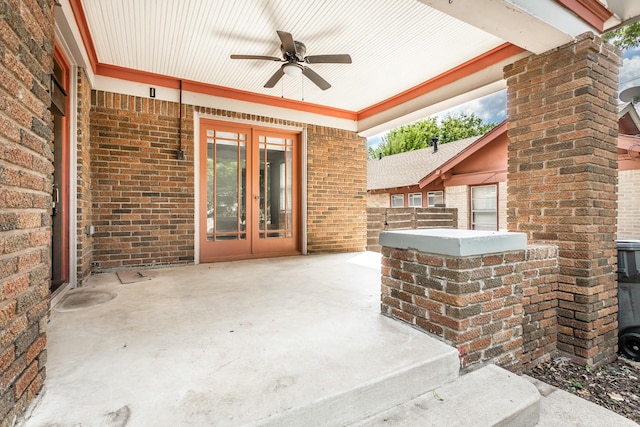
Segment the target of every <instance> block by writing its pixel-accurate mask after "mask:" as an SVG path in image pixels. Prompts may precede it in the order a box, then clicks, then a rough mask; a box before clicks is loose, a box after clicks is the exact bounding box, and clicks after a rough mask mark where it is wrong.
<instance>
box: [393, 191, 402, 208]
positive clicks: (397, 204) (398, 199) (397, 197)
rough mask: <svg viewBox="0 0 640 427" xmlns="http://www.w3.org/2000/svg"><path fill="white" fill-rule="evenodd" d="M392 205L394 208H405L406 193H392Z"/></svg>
mask: <svg viewBox="0 0 640 427" xmlns="http://www.w3.org/2000/svg"><path fill="white" fill-rule="evenodd" d="M391 207H392V208H404V194H392V195H391Z"/></svg>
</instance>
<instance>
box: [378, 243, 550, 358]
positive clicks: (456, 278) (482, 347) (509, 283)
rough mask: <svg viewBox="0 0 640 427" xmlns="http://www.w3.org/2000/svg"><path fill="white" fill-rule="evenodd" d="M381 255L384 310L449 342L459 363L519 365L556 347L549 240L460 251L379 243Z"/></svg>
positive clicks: (541, 356)
mask: <svg viewBox="0 0 640 427" xmlns="http://www.w3.org/2000/svg"><path fill="white" fill-rule="evenodd" d="M382 256H383V258H382V288H381V289H382V292H381V298H382V302H381V311H382V313H383V314H385V315H388V316H390V317H393V318H396V319H399V320H401V321H404V322H407V323H410V324H412V325H414V326H415V327H417V328H418V329H422V330H424V331H425V332H429V333H431V334H434V335H436V336H438V337H439V338H441V339H443V340H444V341H446V342H448V343H450V344H451V345H453V346H455V347H456V348H457V349H458V352H459V353H460V365H461V367H462V368H468V367H470V366H472V365H476V364H478V363H487V362H491V363H496V364H498V365H501V366H503V367H505V368H508V369H511V370H514V371H520V370H522V369H523V368H528V367H531V366H533V365H535V364H536V363H539V362H541V361H543V360H546V359H549V358H550V357H551V356H552V355H553V354H555V343H556V323H555V314H556V312H555V308H556V305H557V301H556V300H555V298H556V287H557V263H558V258H557V249H556V247H555V246H552V245H534V246H529V247H528V248H527V249H526V250H524V251H511V252H505V253H493V254H486V255H477V256H465V257H455V256H446V255H438V254H433V253H425V252H420V251H416V250H406V249H394V248H389V247H383V248H382Z"/></svg>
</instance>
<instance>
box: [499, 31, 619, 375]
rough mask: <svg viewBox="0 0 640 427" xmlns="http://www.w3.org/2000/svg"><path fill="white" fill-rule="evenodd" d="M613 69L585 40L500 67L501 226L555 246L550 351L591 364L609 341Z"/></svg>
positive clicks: (594, 42) (610, 57)
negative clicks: (504, 177)
mask: <svg viewBox="0 0 640 427" xmlns="http://www.w3.org/2000/svg"><path fill="white" fill-rule="evenodd" d="M619 66H620V52H619V51H618V50H617V49H615V48H614V47H613V46H611V45H609V44H607V43H604V42H603V41H602V40H601V39H600V38H598V37H596V36H593V35H592V34H586V35H583V36H581V37H579V38H578V39H577V40H576V42H575V43H570V44H568V45H566V46H563V47H561V48H558V49H556V50H553V51H550V52H547V53H545V54H542V55H537V56H531V57H528V58H525V59H522V60H519V61H517V62H516V63H514V64H512V65H510V66H507V67H506V68H505V78H506V79H507V86H508V92H507V93H508V96H507V100H508V115H509V129H508V137H509V148H508V150H509V153H508V157H509V167H508V169H509V172H508V174H509V175H508V201H507V203H508V217H509V218H508V228H509V230H510V231H521V232H525V233H527V235H528V238H529V241H530V242H536V241H545V242H553V243H555V244H557V245H558V248H559V257H560V261H559V264H560V267H559V268H560V270H559V284H558V299H559V303H558V316H559V317H558V349H559V350H560V351H562V352H564V353H566V354H568V355H570V356H572V357H573V358H574V359H576V360H577V361H580V362H583V363H588V364H591V365H593V364H597V363H601V362H603V361H606V360H608V359H611V358H613V357H615V348H616V343H617V331H616V327H617V315H616V313H617V301H616V292H617V284H616V276H615V268H616V267H615V266H616V243H615V238H616V216H617V203H616V200H617V187H616V184H617V148H616V137H617V128H618V125H617V101H616V94H617V93H616V91H617V83H618V74H617V73H618V67H619Z"/></svg>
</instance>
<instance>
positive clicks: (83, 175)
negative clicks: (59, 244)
mask: <svg viewBox="0 0 640 427" xmlns="http://www.w3.org/2000/svg"><path fill="white" fill-rule="evenodd" d="M77 78H78V87H77V89H78V94H77V97H78V100H77V102H78V110H77V121H78V126H77V129H76V137H77V153H76V154H77V161H78V164H77V169H76V176H77V189H76V191H77V197H76V200H77V208H76V212H77V215H78V216H77V221H78V222H77V228H76V235H77V239H78V240H77V247H76V256H77V262H78V265H77V271H76V276H77V284H78V286H81V285H82V284H83V283H84V282H85V281H86V279H87V278H88V277H89V275H90V274H91V262H92V261H93V237H92V236H87V235H86V233H85V227H86V226H88V225H91V224H93V222H92V221H93V217H92V192H91V190H92V187H91V135H90V134H91V130H90V126H89V120H90V119H89V113H90V111H91V86H90V85H89V80H88V79H87V75H86V71H85V70H83V69H79V70H78V76H77Z"/></svg>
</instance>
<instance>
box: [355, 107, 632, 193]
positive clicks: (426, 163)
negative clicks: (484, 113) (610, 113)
mask: <svg viewBox="0 0 640 427" xmlns="http://www.w3.org/2000/svg"><path fill="white" fill-rule="evenodd" d="M618 113H619V114H618V118H619V120H620V127H621V128H622V126H623V123H622V122H623V120H626V121H628V122H627V123H626V127H625V128H624V129H626V130H630V129H637V130H638V132H636V133H635V135H638V136H630V135H623V134H621V135H619V137H618V153H619V154H621V155H623V156H624V157H622V158H621V159H620V160H619V167H620V169H621V170H626V169H638V160H640V116H639V115H638V113H637V111H636V110H635V108H634V107H633V105H631V104H627V105H625V106H621V107H620V108H619V112H618ZM629 126H631V127H629ZM506 132H507V121H506V120H505V121H504V122H502V123H500V124H499V125H497V126H496V127H494V128H493V129H491V130H490V131H489V132H487V133H486V134H484V135H482V136H480V137H473V138H468V139H463V140H461V141H455V142H450V143H448V144H441V145H440V146H439V150H438V152H437V153H433V149H432V148H431V147H430V148H424V149H422V150H416V151H410V152H407V153H401V154H395V155H393V156H387V157H383V158H382V159H380V160H369V162H368V165H367V167H368V170H367V175H368V179H367V190H382V189H391V188H398V187H410V186H414V185H419V186H420V188H424V187H426V186H427V185H429V184H432V183H433V182H435V181H436V180H437V179H439V178H440V177H443V176H445V175H447V173H450V171H451V170H453V168H454V167H456V166H457V165H459V164H460V163H461V162H463V161H464V160H465V159H468V158H470V157H471V156H474V155H476V156H477V155H480V153H482V152H483V151H482V150H483V148H484V147H486V146H487V145H488V144H490V143H491V142H493V141H495V140H496V139H497V138H500V137H501V136H502V135H504V134H505V133H506ZM497 172H500V171H497ZM497 172H496V171H487V173H486V174H485V175H487V174H490V175H491V176H492V177H494V178H495V177H496V176H499V177H501V179H500V180H504V179H506V165H505V170H504V171H503V172H504V173H499V174H498V175H496V173H497ZM475 175H476V177H480V176H481V175H482V174H481V173H476V174H475Z"/></svg>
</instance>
